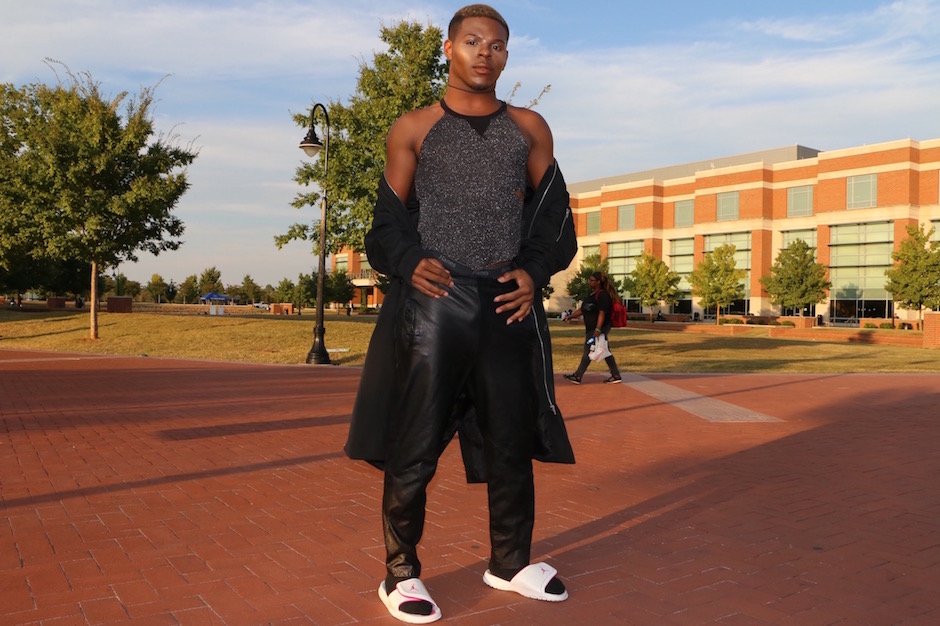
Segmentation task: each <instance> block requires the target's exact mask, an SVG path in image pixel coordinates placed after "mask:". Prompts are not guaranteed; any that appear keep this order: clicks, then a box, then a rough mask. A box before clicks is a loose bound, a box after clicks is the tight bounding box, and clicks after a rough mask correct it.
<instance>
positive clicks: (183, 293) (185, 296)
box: [179, 274, 202, 304]
mask: <svg viewBox="0 0 940 626" xmlns="http://www.w3.org/2000/svg"><path fill="white" fill-rule="evenodd" d="M200 295H202V294H200V293H199V280H198V279H197V278H196V275H195V274H192V275H190V276H187V277H186V280H184V281H183V282H182V283H180V288H179V297H180V299H181V300H182V301H183V304H194V303H197V302H199V296H200Z"/></svg>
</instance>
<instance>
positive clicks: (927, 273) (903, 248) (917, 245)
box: [885, 225, 940, 321]
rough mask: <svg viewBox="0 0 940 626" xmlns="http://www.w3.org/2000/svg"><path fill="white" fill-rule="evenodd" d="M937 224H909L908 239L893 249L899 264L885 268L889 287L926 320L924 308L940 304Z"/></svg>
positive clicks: (888, 290) (896, 262)
mask: <svg viewBox="0 0 940 626" xmlns="http://www.w3.org/2000/svg"><path fill="white" fill-rule="evenodd" d="M933 234H934V228H933V227H931V228H930V230H929V231H925V230H924V227H923V226H922V225H918V226H908V227H907V239H905V240H904V241H902V242H901V244H900V245H899V246H898V249H897V250H895V251H894V252H892V253H891V258H892V259H894V261H895V265H894V267H892V268H891V269H889V270H885V276H887V277H888V281H887V282H886V283H885V290H887V292H888V293H890V294H891V296H892V297H893V298H894V301H895V302H897V303H898V304H900V305H901V306H902V307H903V308H905V309H908V310H913V309H916V310H917V319H918V320H919V321H923V319H924V308H925V307H927V308H934V307H937V306H940V242H937V241H931V239H932V238H933Z"/></svg>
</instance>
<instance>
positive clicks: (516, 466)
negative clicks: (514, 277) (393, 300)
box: [382, 275, 538, 578]
mask: <svg viewBox="0 0 940 626" xmlns="http://www.w3.org/2000/svg"><path fill="white" fill-rule="evenodd" d="M453 279H454V282H455V285H454V287H451V288H449V289H448V292H449V295H448V296H446V297H443V298H429V297H427V296H424V295H423V294H421V293H419V292H418V291H416V290H414V289H412V288H411V287H407V288H406V290H407V293H406V298H407V301H406V303H405V304H404V306H403V309H402V311H401V314H400V315H401V316H400V318H399V319H398V320H397V328H396V338H395V342H396V346H395V348H396V351H397V357H398V367H397V370H396V372H395V377H396V384H397V385H398V389H399V390H401V392H402V393H401V400H400V402H399V404H398V406H396V407H395V409H394V410H393V411H392V419H391V422H390V424H389V452H388V458H387V461H386V467H385V487H384V494H383V501H382V521H383V530H384V534H385V546H386V551H387V553H386V566H387V568H388V573H389V575H391V576H395V577H400V578H410V577H417V576H420V574H421V563H420V561H419V560H418V555H417V546H418V542H419V541H420V540H421V535H422V532H423V530H424V518H425V505H426V502H427V497H426V488H427V486H428V483H429V482H430V481H431V478H432V477H433V476H434V473H435V471H436V469H437V462H438V458H439V457H440V455H441V453H442V452H443V447H442V441H443V439H444V433H445V430H446V427H447V424H448V421H449V420H450V419H451V416H452V411H453V408H454V404H455V402H456V400H457V397H458V394H459V393H460V392H461V390H462V389H464V387H465V386H467V389H468V391H469V392H470V393H471V394H472V397H473V399H474V405H475V409H476V414H477V419H478V420H479V421H480V429H481V431H482V434H483V437H484V441H485V444H484V452H485V458H486V465H487V476H488V483H487V495H488V500H489V509H490V544H491V552H490V567H496V568H521V567H524V566H526V565H528V564H529V553H530V549H531V543H532V526H533V523H534V518H535V503H534V499H535V493H534V491H535V490H534V486H533V479H532V454H533V442H534V432H535V420H536V412H537V405H538V402H537V397H536V391H535V381H534V374H533V369H532V362H533V361H532V358H533V350H534V346H535V328H534V320H533V317H532V316H531V315H530V316H528V317H527V318H526V319H525V320H524V321H523V322H521V323H514V324H512V325H510V326H507V325H506V320H507V319H508V318H509V315H510V314H509V313H503V314H500V315H496V313H495V310H496V306H497V305H496V304H495V303H494V302H493V298H494V297H496V295H497V294H499V293H503V292H507V291H512V290H514V289H515V288H516V286H515V282H510V283H508V284H505V285H501V284H500V283H498V282H497V281H496V280H493V279H492V278H484V277H477V276H470V277H466V276H457V275H454V276H453Z"/></svg>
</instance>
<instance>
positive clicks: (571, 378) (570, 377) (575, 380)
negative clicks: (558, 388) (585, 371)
mask: <svg viewBox="0 0 940 626" xmlns="http://www.w3.org/2000/svg"><path fill="white" fill-rule="evenodd" d="M564 378H565V380H567V381H568V382H569V383H574V384H575V385H580V384H581V377H580V376H576V375H574V374H565V377H564Z"/></svg>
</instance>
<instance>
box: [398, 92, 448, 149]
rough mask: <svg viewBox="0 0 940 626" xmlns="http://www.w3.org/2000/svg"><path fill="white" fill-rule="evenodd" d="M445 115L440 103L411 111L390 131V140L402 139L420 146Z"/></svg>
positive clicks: (399, 119)
mask: <svg viewBox="0 0 940 626" xmlns="http://www.w3.org/2000/svg"><path fill="white" fill-rule="evenodd" d="M443 115H444V109H443V108H442V107H441V105H440V103H438V102H435V103H434V104H432V105H431V106H427V107H424V108H421V109H415V110H414V111H409V112H407V113H405V114H404V115H402V116H401V117H399V118H398V119H397V120H396V121H395V123H394V124H392V128H391V129H390V130H389V133H388V135H389V139H393V138H395V139H401V140H403V141H405V142H406V143H409V144H416V145H419V144H420V143H421V141H422V140H423V139H424V136H425V135H427V134H428V131H429V130H431V127H432V126H434V124H436V123H437V121H438V120H439V119H441V117H443Z"/></svg>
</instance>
